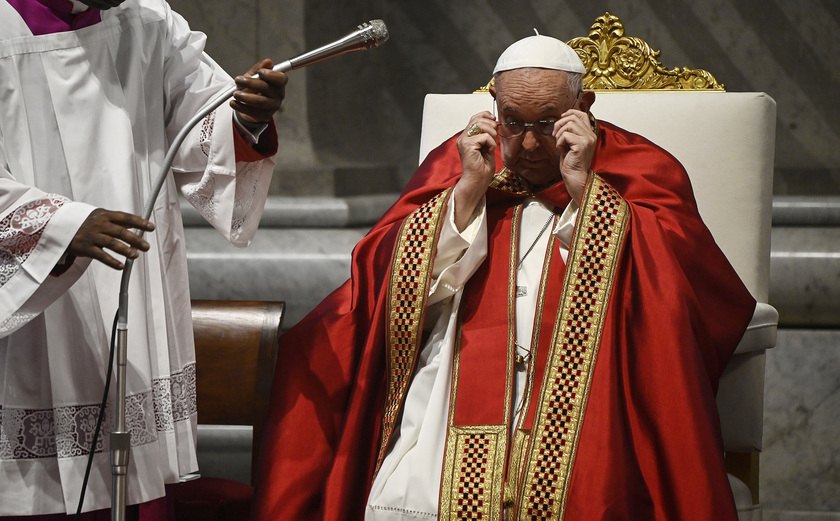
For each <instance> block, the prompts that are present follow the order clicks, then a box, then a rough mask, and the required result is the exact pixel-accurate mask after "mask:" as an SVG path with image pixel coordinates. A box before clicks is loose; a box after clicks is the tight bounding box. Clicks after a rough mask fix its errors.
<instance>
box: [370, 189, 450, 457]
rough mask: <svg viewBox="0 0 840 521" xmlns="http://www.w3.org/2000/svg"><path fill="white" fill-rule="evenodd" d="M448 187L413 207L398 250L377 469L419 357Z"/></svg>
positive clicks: (393, 270)
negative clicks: (436, 247)
mask: <svg viewBox="0 0 840 521" xmlns="http://www.w3.org/2000/svg"><path fill="white" fill-rule="evenodd" d="M451 191H452V189H451V188H450V189H447V190H445V191H443V192H441V193H440V194H438V195H437V196H435V197H433V198H432V199H431V200H430V201H429V202H427V203H426V204H424V205H423V206H421V207H419V208H418V209H416V210H414V212H412V213H411V215H409V216H408V217H406V219H405V221H403V225H402V228H401V229H400V237H399V240H398V241H397V246H396V248H395V249H394V260H393V264H392V265H391V280H390V286H389V289H388V302H389V306H388V310H389V316H388V362H389V366H388V394H387V398H386V402H385V414H384V416H383V418H382V438H381V440H380V446H379V455H378V457H377V462H376V471H377V472H378V471H379V467H380V465H382V461H383V459H384V458H385V452H386V450H387V448H388V443H389V442H390V439H391V435H392V434H393V432H394V427H395V425H396V420H397V417H398V416H399V411H400V408H401V407H402V404H403V401H404V399H405V394H406V392H408V386H409V384H410V383H411V375H412V372H413V371H414V362H415V360H416V358H417V351H418V347H419V343H420V339H421V337H422V331H421V326H422V324H423V314H424V313H425V311H426V298H427V296H428V290H427V288H428V286H429V279H430V278H431V275H432V269H431V266H432V260H433V259H434V251H435V243H436V242H437V237H438V232H439V230H440V227H439V223H440V220H441V219H440V217H441V215H442V214H443V210H444V208H445V207H446V201H448V200H449V193H450V192H451Z"/></svg>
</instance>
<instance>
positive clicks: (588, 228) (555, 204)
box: [255, 35, 755, 521]
mask: <svg viewBox="0 0 840 521" xmlns="http://www.w3.org/2000/svg"><path fill="white" fill-rule="evenodd" d="M584 72H585V71H584V69H583V66H582V64H581V62H580V59H579V58H578V57H577V55H576V54H575V52H574V51H573V50H572V49H571V48H569V47H568V46H566V45H565V44H564V43H562V42H560V41H559V40H555V39H553V38H549V37H545V36H539V35H538V36H533V37H530V38H525V39H523V40H520V41H519V42H516V43H514V44H513V45H512V46H511V47H509V48H508V49H507V50H506V51H505V52H504V53H503V54H502V55H501V56H500V58H499V61H498V63H497V65H496V68H495V70H494V77H495V86H494V87H491V89H490V92H491V94H492V95H493V96H494V98H495V101H496V107H497V110H498V120H497V119H496V117H495V116H494V115H493V114H492V113H490V112H482V113H479V114H476V115H474V116H472V118H471V119H470V121H469V122H467V124H466V126H465V129H464V131H463V132H461V133H460V134H459V135H458V136H456V137H453V138H452V139H451V140H449V141H447V142H445V143H444V144H443V145H441V146H440V147H439V148H438V149H436V150H435V151H433V152H432V153H431V154H430V155H429V157H428V158H427V159H426V161H425V162H424V163H423V165H422V166H421V167H420V169H419V170H418V171H417V173H416V174H415V176H414V178H413V179H412V181H411V182H410V184H409V185H408V187H407V188H406V189H405V191H404V192H403V194H402V196H401V197H400V199H399V201H398V202H397V203H396V204H395V205H394V206H393V207H392V208H391V209H390V210H389V211H388V212H387V213H386V215H385V216H384V217H383V218H382V219H381V220H380V222H379V223H378V224H377V225H376V226H374V228H373V229H372V230H371V232H370V233H369V234H368V235H367V237H365V238H364V239H363V240H362V241H361V242H360V243H359V245H358V246H357V248H356V250H355V252H354V258H353V266H352V277H351V279H350V280H349V281H348V282H347V283H346V284H345V285H343V286H342V287H341V288H339V289H338V290H336V291H335V292H334V293H333V294H332V295H330V296H329V297H328V298H327V299H326V300H325V301H324V302H323V303H322V304H321V305H320V306H318V307H317V308H316V309H315V310H314V311H313V312H312V313H311V314H310V315H309V316H308V317H307V318H306V319H304V320H303V321H302V322H301V323H300V324H298V325H297V326H296V327H295V328H293V329H292V330H291V331H290V332H288V333H287V334H286V335H285V336H284V337H283V339H282V341H281V349H280V359H279V361H278V365H277V373H276V379H275V383H274V391H273V397H272V399H273V410H272V417H271V419H270V421H269V425H268V429H267V431H266V442H265V445H264V447H263V456H264V463H263V466H262V468H261V471H260V475H259V482H258V485H257V504H256V507H255V515H256V519H258V520H260V521H267V520H274V519H323V520H339V519H345V520H358V519H367V520H409V519H412V520H413V519H447V520H449V519H479V518H482V519H509V520H510V519H566V520H607V519H609V520H627V521H638V520H657V521H665V520H668V521H686V520H698V521H699V520H705V521H708V520H711V519H715V520H728V521H734V520H735V519H737V514H736V511H735V506H734V501H733V499H732V495H731V492H730V489H729V485H728V481H727V477H726V472H725V470H724V466H723V448H722V441H721V435H720V427H719V424H718V417H717V409H716V407H715V401H714V397H715V392H716V389H717V384H718V379H719V376H720V374H721V371H722V370H723V368H724V366H725V364H726V362H727V360H728V359H729V357H730V355H731V354H732V352H733V350H734V349H735V347H736V345H737V343H738V341H739V340H740V338H741V336H742V335H743V332H744V330H745V328H746V325H747V323H748V322H749V319H750V317H751V315H752V312H753V309H754V306H755V301H754V300H753V298H752V297H751V296H750V294H749V293H748V291H747V290H746V289H745V287H744V286H743V284H741V282H740V280H739V279H738V277H737V275H736V274H735V272H734V271H733V269H732V267H731V266H730V265H729V263H728V262H727V260H726V258H725V257H724V255H723V253H722V252H721V251H720V249H719V248H718V247H717V245H716V244H715V242H714V240H713V239H712V237H711V234H710V233H709V231H708V229H707V228H706V227H705V225H704V224H703V222H702V221H701V219H700V216H699V214H698V212H697V206H696V203H695V201H694V196H693V193H692V190H691V186H690V183H689V180H688V176H687V174H686V172H685V170H684V169H683V168H682V166H681V165H680V164H679V162H678V161H677V160H676V159H674V158H673V157H672V156H671V155H669V154H668V153H667V152H666V151H664V150H662V149H660V148H658V147H657V146H656V145H654V144H653V143H651V142H650V141H648V140H646V139H644V138H643V137H641V136H638V135H635V134H632V133H630V132H627V131H624V130H622V129H620V128H617V127H615V126H614V125H611V124H609V123H606V122H603V121H596V120H595V119H594V118H593V117H592V116H591V114H590V113H589V109H590V107H591V106H592V104H593V103H594V101H595V94H594V93H593V92H591V91H583V90H582V89H581V75H582V73H584Z"/></svg>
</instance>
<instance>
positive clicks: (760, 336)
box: [735, 302, 779, 355]
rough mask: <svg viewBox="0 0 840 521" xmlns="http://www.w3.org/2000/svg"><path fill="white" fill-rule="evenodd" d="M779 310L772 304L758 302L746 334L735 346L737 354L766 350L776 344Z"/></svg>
mask: <svg viewBox="0 0 840 521" xmlns="http://www.w3.org/2000/svg"><path fill="white" fill-rule="evenodd" d="M778 326H779V312H778V311H776V308H774V307H773V306H771V305H770V304H765V303H763V302H758V303H756V305H755V311H754V312H753V317H752V320H750V324H749V325H748V326H747V330H746V331H745V332H744V336H743V337H742V338H741V341H740V342H739V343H738V347H736V348H735V354H736V355H740V354H743V353H750V352H754V351H765V350H767V349H770V348H772V347H774V346H775V345H776V331H777V329H778Z"/></svg>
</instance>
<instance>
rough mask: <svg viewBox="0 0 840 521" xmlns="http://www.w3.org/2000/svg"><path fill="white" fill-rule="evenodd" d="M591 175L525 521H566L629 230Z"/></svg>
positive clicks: (618, 204) (613, 199) (533, 445)
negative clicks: (582, 429) (615, 277)
mask: <svg viewBox="0 0 840 521" xmlns="http://www.w3.org/2000/svg"><path fill="white" fill-rule="evenodd" d="M589 177H590V179H589V182H588V184H587V187H586V193H585V194H584V197H583V201H584V203H583V204H582V207H583V208H582V213H581V215H580V217H579V219H582V220H581V222H580V223H579V224H578V226H577V227H576V230H575V236H574V239H573V241H572V244H573V246H572V250H571V251H570V253H569V262H568V263H567V271H566V278H565V281H564V289H563V296H562V298H561V304H560V305H561V307H560V313H559V315H558V317H557V322H556V323H555V330H554V340H553V341H552V345H553V346H554V347H553V349H552V352H551V355H550V358H549V363H548V366H547V368H546V374H545V379H544V380H543V385H542V389H541V392H542V398H541V400H540V404H539V409H538V411H537V414H536V418H535V424H534V429H533V431H532V435H531V440H530V447H529V450H528V455H527V458H526V461H525V465H527V470H526V473H525V475H524V477H523V481H524V484H523V486H524V488H523V490H522V493H521V494H520V497H522V498H523V501H522V503H521V505H520V506H519V508H518V510H519V517H520V518H521V519H562V516H563V512H564V510H565V504H566V494H567V491H568V485H569V476H570V475H571V470H572V467H573V463H574V454H575V450H576V449H577V443H578V438H579V433H580V426H581V423H582V421H583V415H584V410H585V407H586V400H587V398H588V397H589V388H590V383H591V378H592V369H593V367H594V364H595V359H596V357H597V351H598V344H599V342H600V337H601V330H602V326H603V322H604V316H605V311H606V307H607V302H608V300H609V296H610V292H611V290H612V280H613V275H614V273H615V268H616V264H617V260H618V252H619V248H620V246H621V242H622V240H623V238H624V235H625V232H626V227H627V221H628V215H629V214H628V209H627V203H626V202H625V201H624V200H622V199H621V197H620V196H619V195H618V193H617V192H616V191H615V190H614V189H613V188H612V187H611V186H609V185H608V184H607V183H606V182H604V181H603V180H602V179H601V178H600V177H598V176H597V175H594V174H593V175H590V176H589Z"/></svg>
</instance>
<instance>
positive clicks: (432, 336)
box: [365, 188, 577, 521]
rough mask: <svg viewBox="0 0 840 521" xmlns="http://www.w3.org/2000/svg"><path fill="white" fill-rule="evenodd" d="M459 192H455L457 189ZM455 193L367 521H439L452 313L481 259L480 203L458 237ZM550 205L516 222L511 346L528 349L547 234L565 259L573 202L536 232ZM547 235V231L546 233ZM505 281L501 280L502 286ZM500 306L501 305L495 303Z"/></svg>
mask: <svg viewBox="0 0 840 521" xmlns="http://www.w3.org/2000/svg"><path fill="white" fill-rule="evenodd" d="M456 190H457V188H456ZM454 206H455V204H454V195H453V196H450V204H449V205H448V207H447V214H446V216H445V217H444V221H443V222H444V224H443V228H442V229H441V232H440V237H439V239H438V244H437V251H436V256H435V261H434V264H433V272H432V278H433V282H432V286H431V288H430V289H429V299H428V302H427V313H426V324H425V327H426V329H427V330H429V331H430V333H429V334H427V335H424V338H426V341H425V343H424V345H423V346H422V348H421V350H420V353H419V355H418V361H417V368H416V369H415V372H414V375H413V377H412V380H411V385H410V386H409V389H408V393H407V395H406V399H405V405H404V408H403V414H402V417H401V419H400V423H399V424H398V425H397V428H396V429H395V431H394V437H393V439H392V441H391V446H390V447H389V449H388V453H387V455H386V456H385V459H384V461H383V462H382V467H381V468H380V469H379V473H378V474H377V475H376V479H375V480H374V482H373V486H372V487H371V491H370V495H369V497H368V505H367V509H366V512H365V521H417V520H422V519H437V512H438V502H439V498H440V479H441V471H442V470H441V469H442V468H443V453H444V449H445V445H446V432H447V422H448V418H449V396H450V391H451V389H452V365H453V363H454V356H455V338H456V336H457V322H458V308H459V305H460V302H461V295H462V290H463V288H464V285H465V284H466V283H467V281H468V280H469V279H470V277H471V276H472V275H473V274H474V273H475V272H476V270H477V269H478V267H479V266H480V265H481V263H482V262H484V260H485V258H486V256H487V217H486V212H485V208H484V205H483V204H482V205H480V206H479V209H478V210H477V212H476V215H474V216H473V218H472V220H471V222H470V224H469V225H468V226H467V228H466V229H465V230H464V231H463V232H460V233H459V232H458V230H457V228H456V227H455V222H454ZM552 215H554V213H553V208H550V207H548V206H547V205H546V204H544V203H542V202H541V201H538V200H537V199H534V198H531V197H529V198H527V199H526V200H525V201H524V203H523V209H522V218H521V222H520V236H519V255H520V259H521V258H522V256H524V255H525V252H526V251H528V249H529V248H531V246H532V245H533V249H532V251H531V252H530V253H529V254H528V255H527V257H525V259H524V261H523V262H522V263H521V267H520V269H518V270H517V278H516V283H517V285H518V286H525V287H526V288H527V289H526V290H525V292H524V293H525V294H524V295H523V296H521V297H517V299H516V343H517V344H519V345H521V346H525V347H526V348H527V347H528V346H530V344H531V335H532V332H533V322H534V314H535V312H536V305H537V294H538V289H539V284H540V277H541V275H542V269H543V264H544V262H545V255H546V249H547V248H548V244H549V235H550V234H551V235H554V236H555V237H556V238H557V239H559V240H558V241H557V242H558V244H559V247H558V251H559V252H560V254H561V255H562V257H563V260H564V261H565V260H566V258H567V256H568V253H569V249H568V248H569V246H568V245H569V243H570V241H571V237H572V232H573V230H574V223H575V219H576V218H577V204H575V203H574V202H572V203H571V204H569V206H568V207H567V208H566V209H565V211H564V212H563V214H562V215H561V216H560V217H558V218H557V219H555V220H554V225H553V226H551V223H549V227H548V229H547V230H546V233H542V234H540V230H541V229H542V228H543V225H544V223H545V222H546V221H547V220H548V219H549V218H550V217H551V216H552ZM548 230H550V233H549V231H548ZM506 282H507V281H499V284H505V283H506ZM500 305H506V304H505V303H500ZM525 373H526V367H525V366H524V365H520V366H519V367H518V368H517V371H516V372H515V375H514V378H515V382H514V383H515V385H514V403H516V404H518V403H519V402H520V401H521V400H522V396H523V393H524V389H525Z"/></svg>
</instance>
